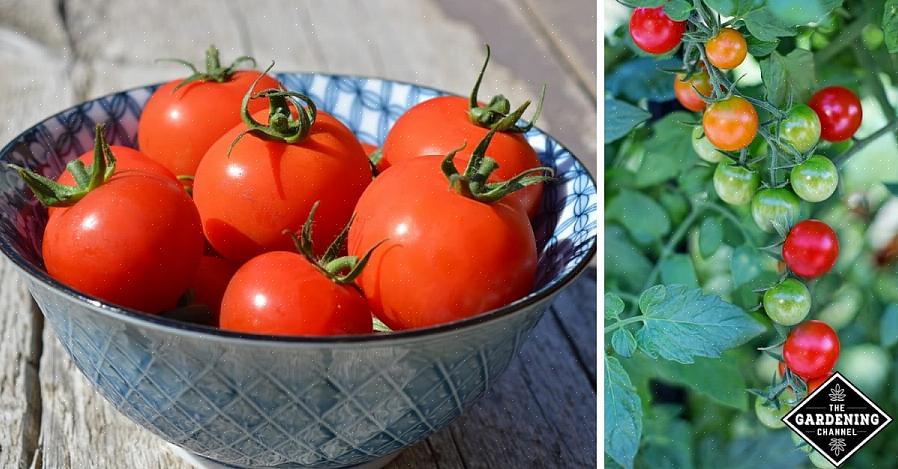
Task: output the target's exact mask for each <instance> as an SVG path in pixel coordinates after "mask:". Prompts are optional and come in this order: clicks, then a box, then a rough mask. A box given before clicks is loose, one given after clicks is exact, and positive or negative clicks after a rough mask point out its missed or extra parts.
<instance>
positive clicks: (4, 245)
mask: <svg viewBox="0 0 898 469" xmlns="http://www.w3.org/2000/svg"><path fill="white" fill-rule="evenodd" d="M275 74H276V75H312V76H329V77H336V78H346V79H356V80H360V79H369V80H380V81H384V82H390V83H397V84H402V85H408V86H414V87H417V88H420V89H425V90H429V91H434V92H437V93H440V94H442V95H449V96H459V95H457V94H455V93H450V92H447V91H444V90H439V89H437V88H432V87H429V86H423V85H419V84H416V83H411V82H407V81H402V80H393V79H388V78H380V77H375V76H364V75H345V74H339V73H324V72H299V71H278V72H275ZM164 83H165V82H157V83H152V84H149V85H140V86H134V87H131V88H126V89H124V90H120V91H114V92H111V93H107V94H104V95H101V96H97V97H95V98H92V99H88V100H85V101H82V102H80V103H77V104H74V105H72V106H69V107H67V108H65V109H63V110H61V111H58V112H55V113H53V114H51V115H49V116H47V117H46V118H44V119H41V120H39V121H38V122H37V123H36V124H34V125H32V126H30V127H28V128H27V129H25V130H24V131H22V132H20V133H19V134H18V135H16V136H15V137H13V138H12V139H11V140H10V141H9V142H8V143H7V144H6V145H4V146H3V147H2V148H0V162H3V161H5V159H6V156H7V155H8V154H10V153H12V150H13V148H15V146H16V144H17V143H18V142H19V140H20V139H21V137H22V136H24V135H26V134H28V133H30V132H33V131H34V130H35V129H37V128H38V127H39V126H41V125H43V124H44V123H45V122H47V121H49V120H51V119H53V118H55V117H56V116H59V115H61V114H65V113H68V112H70V111H73V110H75V109H77V108H78V107H81V106H83V105H84V104H85V103H87V102H90V101H99V100H101V99H106V98H109V97H112V96H115V95H120V94H127V93H132V92H134V91H138V90H144V89H147V90H153V89H155V88H157V87H159V86H161V85H163V84H164ZM534 128H535V129H536V130H537V131H539V132H540V133H541V134H543V135H545V136H546V137H548V138H550V139H552V140H553V141H555V142H556V143H557V144H558V145H559V146H560V147H561V148H563V149H564V150H565V151H567V152H568V153H570V155H571V158H573V159H574V160H576V161H577V164H579V165H580V166H583V167H585V166H584V165H583V162H582V161H580V159H579V158H578V157H577V156H576V155H574V153H573V152H571V151H570V150H569V149H568V148H567V147H566V146H564V145H563V144H561V142H560V141H559V140H558V139H556V138H555V137H553V136H552V135H551V134H550V133H548V132H546V131H544V130H543V129H541V128H539V127H534ZM584 173H585V174H586V177H587V178H589V182H590V184H591V185H592V187H594V188H596V191H598V185H597V184H596V180H595V177H594V176H593V175H592V173H590V172H589V171H584ZM591 241H592V242H591V243H590V247H589V251H588V252H587V253H586V254H585V255H584V256H583V258H582V259H581V260H580V262H579V263H578V264H577V265H575V266H574V267H573V268H572V269H570V271H568V272H567V273H566V274H565V275H563V276H562V277H561V278H560V279H557V280H553V281H551V282H550V283H549V285H548V287H547V288H543V289H541V290H538V291H537V292H536V293H529V294H528V295H527V296H524V297H523V298H519V299H517V300H515V301H513V302H511V303H509V304H507V305H505V306H502V307H501V308H496V309H493V310H490V311H486V312H484V313H480V314H477V315H475V316H471V317H469V318H465V319H460V320H457V321H452V322H447V323H443V324H439V325H436V326H429V327H422V328H417V329H408V330H402V331H393V332H389V333H373V334H364V335H334V336H279V335H268V334H252V333H243V332H233V331H226V330H222V329H219V328H216V327H211V326H203V325H199V324H193V323H188V322H184V321H178V320H175V319H170V318H166V317H163V316H158V315H153V314H147V313H143V312H140V311H137V310H135V309H130V308H125V307H121V306H114V305H112V304H109V303H105V302H103V301H100V300H99V299H97V298H94V297H91V296H88V295H85V294H83V293H81V292H79V291H77V290H75V289H73V288H71V287H69V286H67V285H65V284H63V283H61V282H59V281H58V280H56V279H54V278H52V277H50V275H49V274H47V272H45V271H44V270H43V269H40V268H38V267H37V266H36V265H33V264H31V263H30V262H28V261H27V260H26V259H24V258H23V257H22V256H20V255H19V253H18V252H17V251H16V249H15V248H14V247H12V246H11V245H10V244H9V243H8V242H7V240H6V239H5V237H3V236H0V252H2V253H3V254H4V255H5V256H6V257H7V258H8V259H10V260H12V261H13V265H14V266H16V267H17V269H18V270H19V271H20V272H22V273H24V274H26V275H27V276H28V277H30V278H31V279H32V280H34V281H37V282H38V283H42V284H44V285H45V286H47V287H49V288H50V289H51V290H56V291H58V292H62V293H63V294H64V295H67V296H69V297H72V298H74V299H75V300H76V301H77V302H79V303H83V304H84V305H85V306H88V307H90V308H92V309H94V310H95V311H97V312H99V313H101V314H103V315H105V316H109V317H111V318H114V319H118V320H123V321H125V322H128V323H132V324H135V325H138V326H146V327H150V328H153V329H157V330H160V331H165V332H171V333H175V334H182V335H190V336H199V337H201V338H205V339H220V340H228V339H237V340H240V341H244V342H265V343H270V344H271V343H274V344H277V343H281V344H304V343H307V344H358V343H369V342H370V343H380V342H390V341H398V340H404V339H413V338H421V337H427V336H431V335H434V336H435V335H441V334H445V333H452V332H458V331H460V330H462V329H466V328H469V327H474V326H477V325H481V324H485V323H488V322H492V321H494V320H497V319H500V318H503V317H506V316H509V315H511V314H513V313H515V312H518V311H523V310H524V309H526V308H527V307H529V306H532V305H535V304H538V303H540V302H542V301H544V300H546V299H548V298H551V297H552V296H554V295H555V294H557V293H558V292H559V291H561V290H562V289H564V288H565V287H567V286H568V285H569V284H571V283H572V282H573V281H574V279H576V278H577V277H578V276H579V275H580V274H581V273H583V271H584V270H586V267H587V266H588V265H589V263H590V261H591V260H592V258H593V257H594V256H595V255H596V252H597V250H598V246H597V245H598V237H596V236H593V237H592V240H591Z"/></svg>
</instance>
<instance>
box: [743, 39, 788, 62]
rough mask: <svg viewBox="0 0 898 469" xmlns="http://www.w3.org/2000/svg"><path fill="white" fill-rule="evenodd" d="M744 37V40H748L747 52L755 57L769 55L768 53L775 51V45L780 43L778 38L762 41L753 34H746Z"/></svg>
mask: <svg viewBox="0 0 898 469" xmlns="http://www.w3.org/2000/svg"><path fill="white" fill-rule="evenodd" d="M745 39H746V42H748V53H749V54H751V55H752V56H754V57H755V58H760V57H765V56H768V55H770V53H771V52H773V51H775V50H776V47H777V46H778V45H779V44H780V41H779V40H778V39H775V40H773V41H762V40H760V39H758V38H756V37H754V36H748V37H747V38H745Z"/></svg>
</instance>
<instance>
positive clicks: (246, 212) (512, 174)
mask: <svg viewBox="0 0 898 469" xmlns="http://www.w3.org/2000/svg"><path fill="white" fill-rule="evenodd" d="M247 61H252V59H250V58H248V57H241V58H239V59H237V60H236V61H235V62H234V63H232V64H231V65H230V66H227V67H224V66H222V65H221V63H220V60H219V54H218V51H217V50H216V49H215V48H214V47H210V48H209V50H208V51H207V56H206V70H205V71H199V70H197V69H196V68H195V67H194V66H193V65H191V64H189V63H187V62H183V61H179V62H180V63H184V64H186V65H188V66H189V67H190V69H191V70H192V74H191V75H190V76H188V77H186V78H184V79H178V80H174V81H172V82H169V83H166V84H164V85H162V86H161V87H160V88H158V89H157V90H156V91H155V93H154V94H153V95H152V96H151V97H150V98H149V101H148V102H147V103H146V105H145V107H144V109H143V112H142V114H141V116H140V120H139V124H138V148H136V149H132V148H128V147H124V146H117V145H112V146H110V145H108V144H107V142H106V140H105V137H104V133H105V132H104V127H103V125H99V126H98V127H97V129H96V136H95V142H94V148H93V150H92V151H89V152H87V153H85V154H84V155H81V156H80V157H79V158H77V159H75V160H74V161H72V162H71V163H69V164H68V165H67V167H66V169H67V171H66V172H64V173H63V174H62V175H60V176H59V177H58V178H56V179H50V178H47V177H44V176H41V175H39V174H37V173H34V172H32V171H30V170H28V169H27V168H21V167H15V169H16V170H17V172H18V173H19V175H20V176H21V177H22V178H23V179H24V181H25V182H26V184H27V185H28V186H29V187H30V188H31V190H32V192H33V193H34V194H35V196H36V198H37V199H38V200H39V201H40V202H42V203H43V204H44V205H46V206H47V207H48V220H47V224H46V228H45V230H44V234H43V244H42V255H43V261H44V265H45V266H46V269H47V272H48V273H49V274H50V276H52V277H53V278H55V279H57V280H58V281H60V282H62V283H64V284H66V285H68V286H69V287H72V288H74V289H76V290H79V291H81V292H83V293H86V294H88V295H92V296H94V297H96V298H99V299H101V300H103V301H105V302H108V303H112V304H115V305H118V306H123V307H126V308H131V309H135V310H138V311H141V312H144V313H148V314H161V315H169V316H171V317H181V318H183V317H188V316H190V317H192V318H193V320H194V321H197V322H202V323H206V324H208V325H214V326H218V327H220V328H222V329H225V330H231V331H237V332H245V333H257V334H270V335H317V336H327V335H348V334H365V333H372V332H373V331H374V327H375V324H378V323H379V325H383V326H384V327H383V328H382V329H381V330H401V329H411V328H421V327H428V326H433V325H437V324H443V323H447V322H452V321H456V320H460V319H464V318H467V317H470V316H473V315H477V314H480V313H483V312H486V311H489V310H492V309H495V308H499V307H501V306H504V305H506V304H509V303H511V302H513V301H514V300H517V299H519V298H521V297H523V296H525V295H527V294H528V293H529V292H530V291H531V289H532V288H533V286H534V282H535V276H536V264H537V247H536V240H535V236H534V232H533V228H532V226H531V223H530V217H532V216H534V215H535V214H536V212H537V210H538V208H539V205H540V202H541V198H542V185H543V184H544V183H546V182H547V181H550V180H551V177H552V170H551V169H550V168H547V167H541V166H540V162H539V160H538V158H537V155H536V152H535V151H534V150H533V148H531V147H530V145H529V144H528V143H527V141H526V139H525V138H524V136H523V134H524V132H526V131H528V130H529V129H530V128H531V127H532V125H533V121H534V120H535V119H536V118H537V117H538V115H539V107H541V106H538V108H537V111H536V113H535V114H534V117H533V118H532V119H531V121H530V122H529V123H525V124H522V123H523V122H524V121H523V120H522V115H523V113H524V112H525V110H526V109H527V108H528V106H529V104H530V102H529V101H528V102H525V103H524V104H523V105H521V106H519V107H517V108H515V109H512V107H511V106H510V104H509V102H508V100H507V99H506V98H505V97H503V96H501V95H499V96H496V97H493V98H492V100H490V101H489V102H488V103H486V104H484V103H482V102H480V101H478V100H477V94H478V89H479V85H480V81H481V78H482V76H483V73H484V71H485V69H486V65H487V63H488V61H489V49H487V58H486V61H485V62H484V65H483V69H482V70H481V71H480V76H479V77H478V79H477V82H476V84H475V86H474V89H473V91H472V94H471V96H470V98H463V97H457V96H442V97H436V98H433V99H430V100H428V101H425V102H422V103H420V104H418V105H416V106H414V107H412V108H411V109H409V110H408V111H407V112H406V113H405V114H403V115H402V116H400V118H399V119H398V121H397V122H396V124H395V125H394V126H393V128H392V129H391V130H390V132H389V134H388V136H387V138H386V141H385V143H384V145H383V147H382V148H381V149H378V150H377V151H375V152H372V151H371V150H374V149H372V148H370V147H369V148H368V149H366V148H364V147H363V145H362V144H361V143H360V142H359V141H358V140H357V138H356V137H355V135H353V133H352V132H351V131H350V130H349V129H348V128H347V127H346V126H345V125H343V124H342V123H341V122H340V121H338V120H337V119H335V118H334V117H332V116H330V115H328V114H327V113H325V112H323V111H321V110H319V109H317V108H316V106H315V103H314V102H313V101H312V100H311V99H310V98H308V97H307V96H304V95H302V94H300V93H297V92H293V91H288V90H285V89H284V88H283V86H282V85H281V84H280V83H279V82H278V81H277V79H276V78H274V77H273V76H271V75H269V74H268V72H269V70H270V69H271V67H269V68H268V70H265V71H264V72H261V73H260V72H256V71H253V70H250V69H243V70H241V69H238V67H239V65H240V64H241V63H244V62H247ZM272 65H273V64H272ZM541 101H542V97H540V105H541ZM366 150H367V151H366ZM368 153H373V155H371V156H376V160H375V159H369V154H368ZM185 311H189V312H190V313H189V314H187V313H185ZM196 311H200V313H198V314H197V313H196Z"/></svg>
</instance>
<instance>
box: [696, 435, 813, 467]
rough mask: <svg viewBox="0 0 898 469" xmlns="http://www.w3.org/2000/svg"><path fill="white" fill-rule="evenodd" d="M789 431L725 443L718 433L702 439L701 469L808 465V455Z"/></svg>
mask: <svg viewBox="0 0 898 469" xmlns="http://www.w3.org/2000/svg"><path fill="white" fill-rule="evenodd" d="M789 433H791V432H789V431H779V432H763V433H759V434H758V436H756V437H745V436H743V437H739V438H736V439H734V440H731V441H730V442H729V443H724V442H723V441H722V438H721V437H720V436H719V435H714V436H710V437H708V438H705V439H704V440H702V442H701V444H700V448H699V454H700V458H699V460H700V461H701V462H700V464H699V467H700V468H702V469H721V468H724V467H725V468H726V469H758V468H760V467H770V468H773V467H776V468H784V469H785V468H789V469H795V468H798V467H806V466H807V465H808V464H807V461H808V457H807V455H806V454H805V453H804V452H802V451H800V450H796V449H795V445H794V444H793V443H792V438H791V437H790V436H789Z"/></svg>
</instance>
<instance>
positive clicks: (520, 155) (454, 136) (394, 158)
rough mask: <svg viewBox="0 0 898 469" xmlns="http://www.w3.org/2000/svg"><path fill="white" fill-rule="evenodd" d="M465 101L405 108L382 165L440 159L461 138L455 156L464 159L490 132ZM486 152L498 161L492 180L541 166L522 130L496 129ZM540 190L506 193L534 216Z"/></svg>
mask: <svg viewBox="0 0 898 469" xmlns="http://www.w3.org/2000/svg"><path fill="white" fill-rule="evenodd" d="M468 104H469V103H468V99H467V98H462V97H460V96H441V97H437V98H433V99H428V100H427V101H424V102H422V103H420V104H418V105H416V106H414V107H412V108H411V109H409V110H408V111H406V112H405V113H404V114H402V115H401V116H399V119H398V120H396V123H395V124H394V125H393V127H392V128H391V129H390V132H389V133H388V134H387V138H386V139H385V140H384V144H383V158H382V159H381V164H382V165H384V166H386V167H390V166H394V165H396V164H399V163H401V162H403V161H406V160H409V159H412V158H417V157H420V156H438V157H440V158H442V157H443V156H445V155H446V154H447V153H449V152H450V151H452V150H455V149H457V148H458V147H459V146H460V145H461V144H462V143H465V142H467V145H466V146H465V148H464V149H462V150H461V151H459V152H458V153H457V154H456V155H455V159H456V160H457V161H464V162H467V161H468V160H469V159H470V158H471V153H472V152H473V151H474V148H476V147H477V142H479V141H481V140H483V138H484V137H485V136H486V134H487V132H489V129H486V128H483V127H480V126H478V125H476V124H474V123H472V122H471V121H470V120H469V119H468ZM486 154H487V156H489V157H490V158H493V159H494V160H496V162H497V163H499V168H498V169H497V170H496V171H494V172H493V173H492V174H491V175H490V182H496V181H505V180H508V179H511V178H512V177H514V176H517V175H518V174H520V173H521V172H523V171H526V170H528V169H533V168H537V167H539V166H540V162H539V158H538V157H537V155H536V152H535V151H534V150H533V147H531V146H530V144H529V143H527V139H525V138H524V136H523V135H522V134H520V133H513V132H496V134H495V135H494V136H493V139H492V142H490V146H489V150H488V151H487V153H486ZM378 168H380V165H378ZM542 194H543V185H542V184H534V185H532V186H529V187H526V188H524V189H522V190H519V191H517V192H515V193H513V194H511V195H509V197H511V198H512V199H516V200H517V201H518V202H520V203H521V204H522V205H523V206H524V207H526V209H527V214H528V215H529V216H530V217H531V218H532V217H534V216H536V214H537V212H538V211H539V207H540V202H541V201H542Z"/></svg>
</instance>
